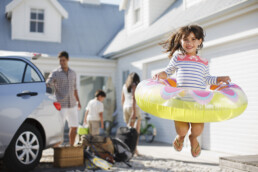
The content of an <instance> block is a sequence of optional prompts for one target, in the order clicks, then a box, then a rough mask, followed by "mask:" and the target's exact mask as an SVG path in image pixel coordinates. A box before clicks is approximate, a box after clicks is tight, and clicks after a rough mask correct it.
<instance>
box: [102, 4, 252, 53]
mask: <svg viewBox="0 0 258 172" xmlns="http://www.w3.org/2000/svg"><path fill="white" fill-rule="evenodd" d="M125 1H126V0H123V2H122V3H121V4H120V5H121V8H122V7H123V6H124V5H125V3H126V2H125ZM249 1H252V0H249ZM249 1H247V0H223V1H221V0H203V1H201V2H200V3H198V4H196V5H193V6H191V7H189V8H188V9H184V8H185V7H184V4H182V3H184V2H183V0H177V1H176V2H175V3H174V4H172V5H171V6H170V7H169V8H168V10H166V11H165V12H164V14H163V15H162V16H160V17H159V18H158V19H157V20H156V21H155V22H154V23H152V24H151V25H150V26H149V27H148V28H147V29H145V30H141V31H138V32H136V31H135V32H134V33H133V34H128V32H127V31H126V29H125V28H123V29H122V30H121V31H120V32H119V33H118V34H117V35H116V37H115V38H114V39H113V40H112V41H111V43H110V44H109V45H108V46H107V47H106V48H105V49H104V50H103V52H102V53H103V54H102V55H103V56H104V57H106V58H110V57H112V58H113V57H116V56H117V55H118V54H123V53H125V52H128V51H134V49H137V48H139V47H141V46H146V45H147V44H149V43H151V42H154V41H155V43H158V42H161V41H162V39H165V35H166V34H168V33H171V32H172V31H173V30H175V29H177V28H179V27H181V26H184V25H187V24H192V23H197V22H200V21H201V20H204V19H205V18H208V17H209V16H213V15H214V14H218V13H220V12H221V11H226V10H227V9H230V8H231V7H234V6H237V5H242V4H243V3H248V2H249ZM157 40H158V41H157Z"/></svg>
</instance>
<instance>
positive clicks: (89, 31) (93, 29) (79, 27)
mask: <svg viewBox="0 0 258 172" xmlns="http://www.w3.org/2000/svg"><path fill="white" fill-rule="evenodd" d="M10 2H11V0H0V38H1V39H0V50H6V51H23V52H37V53H41V54H48V55H53V56H56V55H57V53H58V52H60V51H62V50H66V51H67V52H68V53H69V55H70V57H79V58H80V57H90V58H96V57H98V58H100V57H99V52H101V50H102V49H103V48H104V47H105V46H107V45H108V44H109V42H110V41H111V40H112V39H113V38H114V36H115V35H116V34H117V32H118V31H120V30H121V28H123V25H124V13H123V12H120V11H119V10H118V5H110V4H100V5H89V4H82V3H80V2H79V1H74V0H59V1H58V2H59V3H60V4H61V5H62V7H63V8H64V9H65V10H66V11H67V12H68V14H69V18H68V19H66V20H62V35H61V37H62V41H61V43H53V42H40V41H26V40H12V39H11V21H10V20H8V19H7V18H6V17H5V6H7V5H8V4H9V3H10Z"/></svg>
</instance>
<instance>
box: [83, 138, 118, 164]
mask: <svg viewBox="0 0 258 172" xmlns="http://www.w3.org/2000/svg"><path fill="white" fill-rule="evenodd" d="M79 144H80V145H82V146H84V147H85V148H87V147H89V150H90V151H91V152H93V153H94V154H95V155H97V156H99V157H100V158H102V159H104V160H106V161H108V162H111V163H114V146H113V142H112V141H111V139H110V137H107V136H101V135H95V136H92V135H89V134H88V135H83V136H81V142H80V143H79Z"/></svg>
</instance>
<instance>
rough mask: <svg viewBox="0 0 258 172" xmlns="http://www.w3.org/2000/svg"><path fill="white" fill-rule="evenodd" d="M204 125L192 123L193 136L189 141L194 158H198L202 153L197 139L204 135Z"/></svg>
mask: <svg viewBox="0 0 258 172" xmlns="http://www.w3.org/2000/svg"><path fill="white" fill-rule="evenodd" d="M203 128H204V123H191V134H190V136H189V140H190V142H191V153H192V155H193V157H197V156H198V155H199V154H200V152H201V147H200V145H199V142H198V140H197V137H198V136H200V135H201V134H202V131H203Z"/></svg>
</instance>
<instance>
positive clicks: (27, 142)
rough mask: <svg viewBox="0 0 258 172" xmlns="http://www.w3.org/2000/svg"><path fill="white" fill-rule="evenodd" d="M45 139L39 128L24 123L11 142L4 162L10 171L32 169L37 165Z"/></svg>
mask: <svg viewBox="0 0 258 172" xmlns="http://www.w3.org/2000/svg"><path fill="white" fill-rule="evenodd" d="M42 149H43V140H42V137H41V134H40V132H39V131H38V129H37V128H36V127H35V126H33V125H31V124H28V123H25V124H23V125H22V126H21V127H20V129H19V130H18V131H17V133H16V134H15V135H14V137H13V139H12V141H11V143H10V144H9V146H8V148H7V150H6V152H5V156H4V164H5V166H6V168H7V169H8V170H9V171H30V170H32V169H33V168H35V167H36V166H37V164H38V163H39V160H40V158H41V155H42Z"/></svg>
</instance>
